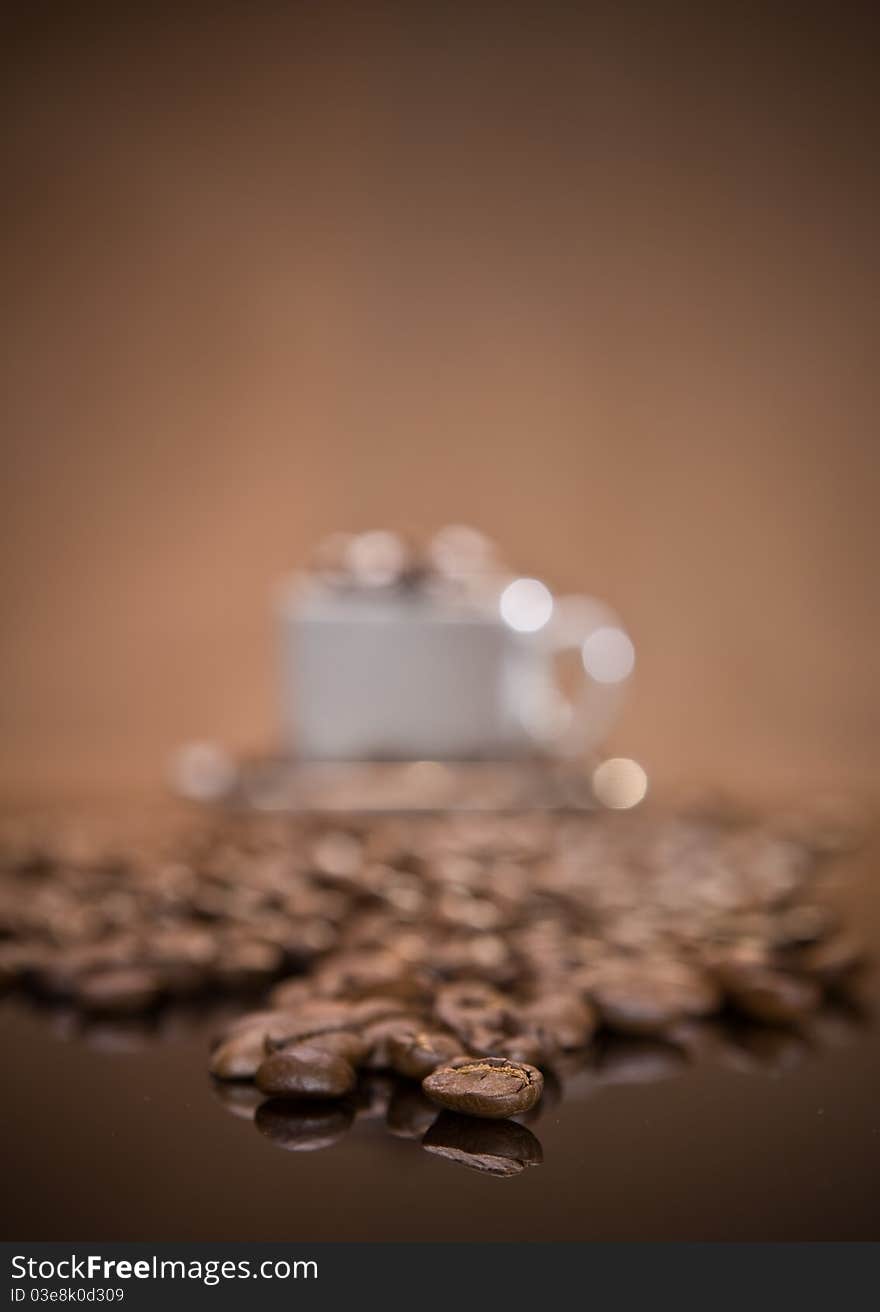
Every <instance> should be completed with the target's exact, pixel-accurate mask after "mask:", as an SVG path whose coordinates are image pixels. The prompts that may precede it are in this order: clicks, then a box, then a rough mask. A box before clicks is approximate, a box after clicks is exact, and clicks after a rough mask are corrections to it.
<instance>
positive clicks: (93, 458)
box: [0, 0, 880, 793]
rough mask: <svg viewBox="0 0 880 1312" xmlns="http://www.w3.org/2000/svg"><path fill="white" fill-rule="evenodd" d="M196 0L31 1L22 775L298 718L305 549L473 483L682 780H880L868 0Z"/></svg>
mask: <svg viewBox="0 0 880 1312" xmlns="http://www.w3.org/2000/svg"><path fill="white" fill-rule="evenodd" d="M180 8H181V9H186V10H187V16H185V17H183V16H181V14H180V13H178V12H176V9H177V7H176V6H175V7H171V6H167V7H166V6H165V5H162V4H159V5H150V6H147V5H144V6H142V7H132V6H127V5H116V6H112V7H107V8H106V12H105V11H103V10H100V11H99V10H97V9H95V10H91V11H89V12H86V11H81V10H80V9H79V8H78V7H77V6H76V5H65V6H62V7H58V6H54V7H52V6H45V5H41V4H39V3H35V4H30V5H24V6H21V12H19V13H16V12H15V10H14V9H9V10H7V13H6V17H5V18H4V20H3V22H4V32H3V46H4V49H5V51H6V60H7V63H8V69H7V75H6V95H7V104H6V105H5V106H4V115H3V119H4V132H5V135H6V149H5V164H4V173H3V176H4V180H5V188H4V190H5V205H4V209H5V213H6V221H7V236H6V241H5V247H4V249H5V254H6V257H7V279H6V286H7V292H6V296H5V311H6V313H5V315H4V319H5V329H4V333H5V341H4V350H3V355H4V361H5V369H6V371H7V380H8V386H7V394H8V400H9V403H10V404H9V406H8V412H9V418H8V420H7V424H6V426H5V436H4V437H3V439H2V440H3V461H2V469H3V503H2V517H0V522H2V534H3V542H2V577H0V588H2V591H0V604H2V635H0V734H2V741H0V784H2V785H3V787H4V789H5V791H6V792H7V793H19V792H26V791H28V790H29V789H31V788H33V787H36V786H40V787H52V788H64V789H76V790H83V789H90V788H93V787H98V786H100V787H105V788H106V787H114V788H115V787H126V786H128V785H130V784H133V783H138V784H140V783H149V782H151V781H154V780H156V779H157V778H158V777H159V775H160V773H161V770H162V768H163V762H164V760H165V757H166V754H167V752H168V751H169V750H170V748H171V747H172V746H173V745H174V744H175V743H176V742H178V741H180V740H181V739H186V738H189V737H193V736H210V737H217V738H220V739H221V740H224V741H226V742H227V743H229V744H230V745H232V746H234V747H235V748H236V749H254V748H260V747H263V746H265V745H267V744H268V743H270V742H271V740H272V735H273V730H274V723H275V719H274V709H273V682H272V643H271V629H270V623H269V613H268V605H267V601H268V594H269V588H270V585H271V582H272V581H273V579H275V578H276V577H277V576H278V575H279V574H281V573H283V572H284V571H285V570H286V569H287V568H289V567H290V566H291V565H292V564H295V563H297V562H299V561H300V560H301V559H302V558H303V556H304V555H305V553H306V552H307V550H308V548H309V546H310V545H311V544H312V543H313V541H314V540H315V539H316V537H318V536H319V535H321V534H322V533H324V532H326V531H328V530H331V529H335V528H338V527H352V528H365V527H372V526H376V525H389V526H399V527H407V526H414V527H416V528H423V529H427V530H430V529H432V528H435V527H437V526H439V525H440V524H442V523H443V522H445V521H447V520H450V519H454V520H465V521H471V522H474V523H476V524H478V525H479V526H481V527H483V528H485V529H486V530H487V531H488V532H489V533H491V534H493V535H495V536H496V537H497V538H498V539H499V540H500V541H501V542H502V544H503V545H504V546H505V548H506V550H507V552H508V554H509V555H510V556H511V558H512V559H513V560H514V561H515V562H516V563H517V564H519V565H520V566H521V567H522V568H525V569H527V570H529V571H530V572H535V573H539V574H541V575H542V576H545V577H547V578H548V580H550V581H551V582H552V583H554V584H556V585H558V586H560V587H562V588H580V587H583V588H587V589H591V590H594V591H596V592H598V593H599V594H600V595H603V596H605V597H607V598H608V599H609V600H611V601H612V602H613V603H614V604H615V605H616V606H617V607H618V608H619V609H620V611H621V612H622V613H623V615H624V616H625V617H626V619H627V620H628V622H629V625H630V627H631V630H632V632H633V634H634V636H635V639H636V643H637V647H638V652H639V671H638V686H637V689H636V691H635V694H634V697H633V699H632V701H631V703H630V705H629V708H628V711H627V714H626V717H625V719H624V721H623V722H622V723H621V725H620V726H619V728H618V729H617V731H616V733H615V738H614V742H613V747H614V749H615V750H618V751H620V752H624V753H626V754H631V755H634V756H637V757H638V758H639V759H640V760H642V761H643V762H644V763H645V765H646V767H647V768H648V770H649V773H650V774H651V776H652V778H654V779H655V780H657V781H660V782H665V783H677V782H678V781H684V780H692V781H699V780H706V779H720V780H724V779H726V780H729V781H730V782H732V783H733V784H734V785H735V786H739V785H743V784H747V783H751V782H753V781H754V780H755V779H756V778H760V779H762V780H767V781H768V782H772V783H773V784H774V785H775V784H779V785H781V786H784V787H788V786H789V785H791V784H794V783H800V782H802V781H804V780H807V781H810V782H821V781H823V780H844V781H857V782H858V781H873V780H876V766H877V761H878V752H877V747H876V743H877V737H878V729H880V714H878V701H877V697H876V695H875V685H874V676H875V672H876V669H877V637H878V616H877V607H876V594H877V588H876V571H877V532H876V528H875V519H876V506H877V493H878V467H880V457H878V453H877V438H876V435H875V422H874V420H875V412H876V390H877V389H876V382H875V379H876V373H877V359H876V342H877V336H876V327H877V322H876V320H877V294H876V283H875V280H874V274H875V264H876V255H875V251H876V247H877V218H878V215H877V204H876V202H877V185H876V178H875V167H876V158H877V156H876V149H877V133H876V122H877V119H876V102H875V98H874V92H873V84H874V81H875V78H876V74H875V68H876V56H877V40H876V28H875V24H874V20H873V18H872V17H871V14H870V9H869V7H868V6H867V5H865V6H863V7H860V6H847V5H843V6H841V5H828V6H826V7H824V8H823V7H821V6H819V7H816V8H815V9H808V8H805V7H804V6H803V5H792V6H790V7H788V8H785V9H784V8H783V7H781V6H780V7H774V6H772V5H771V6H768V5H767V4H761V5H755V6H750V5H748V4H737V5H724V4H722V5H708V6H701V7H697V6H696V5H688V6H675V5H663V4H653V5H647V6H645V7H637V6H634V5H626V4H623V5H621V4H607V5H592V6H591V5H579V6H576V5H562V4H557V5H554V4H548V3H542V4H534V5H518V6H511V5H506V6H491V5H485V4H482V5H481V4H475V5H468V4H461V5H457V4H454V3H446V4H439V3H438V4H436V5H423V4H398V5H390V4H389V5H377V4H373V3H370V2H369V0H362V2H360V3H354V4H350V5H344V4H338V3H322V4H296V3H292V4H286V5H285V4H252V5H243V4H242V5H236V6H223V5H212V6H209V7H207V8H206V10H205V12H204V13H203V14H201V15H199V14H198V13H197V9H196V8H195V7H193V6H180ZM707 10H708V11H710V12H706V11H707Z"/></svg>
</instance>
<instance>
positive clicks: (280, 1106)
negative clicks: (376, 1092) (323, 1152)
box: [254, 1098, 354, 1153]
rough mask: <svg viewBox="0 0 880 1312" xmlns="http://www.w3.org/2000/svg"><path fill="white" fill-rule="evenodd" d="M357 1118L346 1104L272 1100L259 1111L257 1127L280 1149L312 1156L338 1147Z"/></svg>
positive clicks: (265, 1103)
mask: <svg viewBox="0 0 880 1312" xmlns="http://www.w3.org/2000/svg"><path fill="white" fill-rule="evenodd" d="M353 1118H354V1113H353V1111H352V1108H351V1107H348V1106H346V1104H345V1103H340V1102H330V1103H327V1102H308V1103H296V1102H288V1101H286V1100H284V1099H280V1098H270V1099H269V1101H268V1102H264V1103H261V1104H260V1106H259V1107H258V1108H257V1110H256V1114H255V1115H254V1124H255V1125H256V1127H257V1129H258V1130H259V1131H260V1134H263V1135H265V1136H266V1138H267V1139H271V1141H272V1143H274V1144H276V1145H277V1146H278V1147H279V1148H286V1149H287V1151H288V1152H292V1153H312V1152H317V1151H319V1150H320V1149H321V1148H330V1147H332V1145H333V1144H334V1143H338V1141H339V1140H340V1139H341V1138H342V1137H343V1135H344V1134H345V1133H346V1131H347V1130H348V1129H349V1127H350V1126H351V1123H352V1120H353Z"/></svg>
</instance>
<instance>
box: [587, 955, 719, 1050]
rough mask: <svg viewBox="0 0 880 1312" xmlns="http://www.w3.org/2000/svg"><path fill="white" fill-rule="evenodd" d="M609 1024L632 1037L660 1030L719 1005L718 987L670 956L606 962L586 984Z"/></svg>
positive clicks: (603, 1018)
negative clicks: (588, 984) (590, 982)
mask: <svg viewBox="0 0 880 1312" xmlns="http://www.w3.org/2000/svg"><path fill="white" fill-rule="evenodd" d="M590 994H591V997H592V1000H593V1002H594V1004H595V1006H596V1008H597V1010H598V1013H599V1015H600V1017H601V1018H602V1021H603V1022H604V1024H605V1025H607V1026H608V1028H609V1029H612V1030H615V1031H616V1032H617V1033H620V1034H629V1035H634V1036H636V1037H638V1036H641V1035H646V1036H649V1037H650V1036H651V1035H657V1034H663V1032H664V1031H665V1030H667V1029H668V1028H669V1027H670V1026H672V1025H674V1024H675V1023H676V1022H677V1021H679V1020H681V1019H682V1018H683V1017H687V1016H704V1015H708V1014H709V1013H710V1012H712V1011H715V1010H716V1009H717V1008H718V1006H719V1005H720V994H719V991H718V987H717V985H716V984H714V983H713V982H712V981H711V980H710V979H709V978H708V976H707V975H705V973H704V972H702V971H699V970H697V969H696V968H692V967H690V966H687V965H685V964H684V963H683V962H678V961H673V960H669V959H655V960H651V959H647V960H643V961H635V962H630V961H627V960H619V961H612V962H609V963H608V964H607V965H605V966H603V967H602V968H601V969H600V970H599V971H598V973H597V975H596V977H595V979H594V981H593V983H592V985H591V989H590Z"/></svg>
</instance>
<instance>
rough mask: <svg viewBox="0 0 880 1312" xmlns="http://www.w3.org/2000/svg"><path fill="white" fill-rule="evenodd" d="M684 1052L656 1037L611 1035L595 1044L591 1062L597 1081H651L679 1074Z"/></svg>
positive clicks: (630, 1082)
mask: <svg viewBox="0 0 880 1312" xmlns="http://www.w3.org/2000/svg"><path fill="white" fill-rule="evenodd" d="M686 1066H687V1059H686V1057H685V1055H684V1053H683V1052H682V1051H681V1050H680V1049H679V1048H677V1047H674V1046H673V1045H672V1044H671V1043H663V1042H661V1041H660V1040H658V1039H634V1038H631V1039H627V1038H615V1037H611V1038H609V1039H607V1040H606V1041H605V1042H604V1043H603V1044H602V1045H601V1046H600V1048H599V1051H598V1052H597V1054H596V1060H595V1063H594V1066H593V1071H594V1078H595V1080H596V1082H597V1083H598V1084H600V1085H601V1084H653V1083H654V1082H655V1081H657V1080H668V1079H671V1078H673V1077H674V1076H676V1075H680V1074H681V1073H682V1071H683V1070H684V1069H685V1067H686Z"/></svg>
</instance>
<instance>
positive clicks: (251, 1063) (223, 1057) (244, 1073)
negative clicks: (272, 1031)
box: [208, 1028, 266, 1080]
mask: <svg viewBox="0 0 880 1312" xmlns="http://www.w3.org/2000/svg"><path fill="white" fill-rule="evenodd" d="M265 1059H266V1053H265V1049H264V1047H263V1032H262V1029H260V1028H257V1029H245V1030H241V1031H239V1033H237V1034H232V1035H230V1037H229V1038H227V1039H224V1040H223V1041H222V1043H220V1044H218V1046H217V1047H216V1048H214V1050H213V1052H212V1053H211V1060H210V1062H209V1063H208V1069H209V1070H210V1072H211V1074H212V1075H214V1076H216V1077H217V1079H218V1080H252V1079H253V1078H254V1076H255V1075H256V1073H257V1070H258V1069H259V1067H260V1066H261V1065H262V1064H263V1062H264V1061H265Z"/></svg>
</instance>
